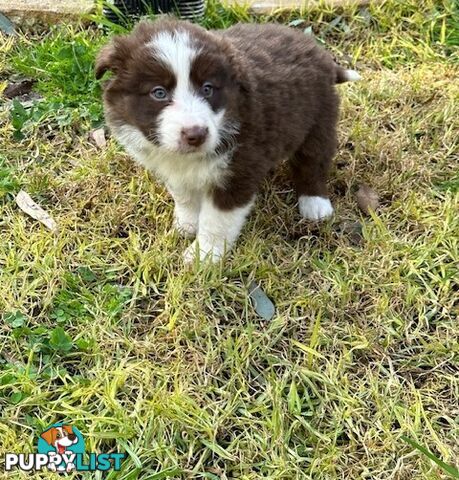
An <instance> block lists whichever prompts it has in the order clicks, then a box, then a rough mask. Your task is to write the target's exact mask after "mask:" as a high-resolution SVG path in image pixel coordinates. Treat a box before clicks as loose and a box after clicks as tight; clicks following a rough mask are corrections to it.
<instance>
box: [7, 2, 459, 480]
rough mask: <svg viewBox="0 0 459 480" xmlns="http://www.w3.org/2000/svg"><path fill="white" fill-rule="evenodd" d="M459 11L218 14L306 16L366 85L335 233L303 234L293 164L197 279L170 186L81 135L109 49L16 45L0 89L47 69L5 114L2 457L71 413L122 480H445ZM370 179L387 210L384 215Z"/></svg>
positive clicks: (451, 396)
mask: <svg viewBox="0 0 459 480" xmlns="http://www.w3.org/2000/svg"><path fill="white" fill-rule="evenodd" d="M458 18H459V16H458V11H457V9H456V10H455V7H454V4H453V2H448V1H446V0H445V1H433V0H425V1H423V2H422V3H420V2H415V1H414V0H406V1H403V2H399V1H386V2H384V3H383V4H382V5H379V6H371V7H369V8H368V9H363V10H362V9H360V10H359V9H358V8H357V7H355V8H351V7H349V8H347V9H344V10H339V11H333V10H332V9H330V8H328V7H327V8H326V7H318V8H315V9H312V10H310V11H303V12H295V13H292V14H288V15H286V14H285V13H278V14H275V15H274V16H273V17H271V18H270V17H260V18H258V17H257V18H255V17H253V16H252V15H251V14H250V13H249V12H248V10H247V9H246V8H242V7H239V8H236V9H232V10H231V9H228V8H224V7H222V6H221V5H220V4H218V3H210V5H209V7H208V15H207V17H206V19H205V24H206V26H214V27H218V28H220V27H224V26H226V25H228V24H231V23H233V22H235V21H237V20H239V19H241V20H244V21H283V22H285V23H289V22H293V21H295V20H299V19H304V23H300V22H294V25H296V26H297V28H308V27H312V31H313V32H314V34H315V35H316V37H317V38H318V39H319V41H322V42H324V43H325V44H326V45H327V48H329V49H330V50H331V51H332V52H333V53H334V55H335V56H336V57H337V58H338V59H339V60H340V61H341V62H342V63H343V64H350V65H353V66H355V67H356V68H357V69H358V70H359V71H360V72H361V74H362V76H363V78H364V80H363V81H362V82H360V83H358V84H352V85H345V86H341V87H339V88H340V93H341V97H342V115H341V122H340V150H339V153H338V155H337V158H336V162H335V163H336V167H335V171H334V174H333V177H332V179H331V182H330V189H331V193H332V199H333V202H334V204H335V206H336V211H337V212H336V217H335V219H334V220H333V221H330V222H328V223H325V224H323V225H320V226H315V225H310V224H306V223H301V222H299V216H298V214H297V212H296V209H295V197H294V193H293V191H292V188H291V185H290V182H289V180H288V178H287V176H286V174H285V172H283V171H281V172H279V173H278V174H276V175H275V176H274V177H273V178H270V179H269V181H267V182H266V184H265V186H264V187H263V190H262V192H261V193H260V195H259V198H258V201H257V206H256V209H255V212H254V213H253V214H252V216H251V217H250V221H249V222H248V225H247V226H246V228H245V229H244V233H243V235H242V238H241V240H240V241H239V243H238V245H237V247H236V249H235V250H234V252H233V254H232V255H231V256H230V258H228V260H227V261H226V262H225V263H224V264H223V265H217V266H215V267H209V266H205V267H202V268H200V269H195V270H193V269H191V270H190V269H188V268H185V267H184V266H183V264H182V263H181V253H182V251H183V250H184V249H185V247H186V245H187V243H188V242H187V241H185V240H183V239H180V238H179V237H178V236H177V235H176V234H175V233H174V232H173V230H172V229H171V217H172V201H171V199H170V198H169V197H168V195H167V194H166V192H165V190H164V189H163V187H162V186H161V185H159V184H157V183H156V182H155V181H154V179H153V178H152V177H151V176H150V175H149V174H148V173H146V172H145V171H144V170H142V169H141V168H139V167H136V166H135V165H134V164H133V163H132V161H131V160H130V159H129V158H128V156H127V155H126V154H125V153H123V152H122V151H121V149H120V148H119V146H118V145H117V144H116V142H114V141H110V142H109V144H108V147H107V149H106V150H105V151H103V152H100V151H98V150H96V148H95V147H94V146H92V145H91V143H90V142H89V141H88V139H87V138H88V131H89V130H90V129H91V128H93V127H94V126H97V125H99V124H100V123H101V122H102V116H101V113H102V111H101V105H100V98H99V96H100V87H99V85H98V83H97V82H96V81H95V80H94V79H93V76H92V63H93V58H94V55H95V54H96V52H97V50H98V48H99V47H100V45H102V44H103V43H105V42H106V41H107V38H106V37H107V35H109V34H107V32H106V31H105V30H103V29H102V28H98V27H97V26H92V27H90V28H83V27H81V26H75V25H61V26H58V27H55V28H54V29H52V30H51V31H50V32H48V33H46V34H40V33H36V34H28V35H26V36H20V37H18V38H17V39H13V40H12V39H9V38H2V39H1V42H2V43H1V46H0V52H1V56H0V69H1V71H2V73H1V77H0V82H1V83H0V88H3V87H4V86H5V85H6V83H7V80H8V78H9V77H10V76H11V75H26V76H31V77H33V78H36V79H37V81H38V82H37V84H36V88H35V90H36V91H37V92H38V93H39V94H40V95H41V99H37V100H33V101H29V102H24V101H21V100H18V102H16V103H15V104H12V103H10V102H4V104H3V106H2V108H1V112H0V135H1V138H2V142H1V145H0V212H1V213H0V238H1V241H0V311H1V312H2V323H1V324H0V410H1V412H2V415H1V419H0V437H1V439H2V441H1V443H0V454H3V453H4V452H22V451H24V452H30V451H34V449H35V445H36V442H37V438H38V434H39V432H40V431H41V430H42V429H44V428H45V427H46V426H48V425H49V424H52V423H54V422H56V421H58V420H62V419H68V420H70V421H71V422H73V423H74V424H75V425H76V426H77V427H78V428H79V429H80V431H81V432H82V433H83V435H84V436H85V439H86V442H87V450H88V451H99V452H110V451H115V450H120V451H127V452H128V454H129V455H128V460H127V461H126V462H125V463H124V466H123V469H122V471H121V472H119V473H115V472H112V473H110V474H109V475H108V476H107V478H110V479H115V478H116V479H129V480H131V479H132V480H133V479H151V480H152V479H160V478H177V479H180V478H196V479H211V480H216V479H221V480H224V479H231V478H238V479H245V480H249V479H250V480H252V479H261V478H269V479H289V480H291V479H308V478H309V479H313V480H319V479H323V480H325V479H327V480H328V479H371V480H376V479H381V480H386V479H394V480H404V479H423V480H424V479H428V480H431V479H439V478H451V477H448V473H447V471H446V470H445V469H442V468H441V467H440V466H439V465H441V462H440V463H439V462H436V463H435V462H433V461H431V459H430V458H432V457H430V458H429V457H428V456H426V455H424V454H423V453H422V452H423V451H425V452H428V453H430V454H432V455H434V456H435V457H436V458H437V459H439V460H441V461H442V462H445V463H446V464H448V465H449V466H450V467H451V468H452V469H451V471H454V467H456V468H457V467H458V460H457V459H458V458H459V447H458V445H459V442H458V439H459V425H458V418H459V417H458V415H459V410H458V405H459V366H458V365H459V348H458V345H459V342H458V318H457V314H458V303H459V302H458V299H459V293H458V281H457V280H458V271H457V266H458V262H459V251H458V245H459V242H458V232H459V216H458V207H459V193H458V187H459V180H458V179H459V177H458V165H459V163H458V160H459V157H458V153H459V143H458V137H459V135H458V133H459V84H458V82H457V78H458V73H459V63H458V60H459V55H458V31H459V29H458V27H459V21H458ZM336 19H337V20H336ZM38 40H41V41H38ZM18 103H19V104H20V105H18ZM21 107H22V109H23V110H24V111H23V110H22V109H21ZM361 183H367V184H369V185H371V186H372V188H374V189H375V190H376V191H377V192H378V193H379V195H380V197H381V208H380V209H379V211H378V212H377V213H375V214H373V215H372V216H371V217H362V216H361V215H360V214H359V212H358V210H357V207H356V202H355V198H354V191H355V188H356V186H357V185H358V184H361ZM20 189H24V190H26V191H27V192H28V193H30V195H31V196H32V197H33V198H34V199H35V200H36V201H37V202H38V203H40V205H42V206H43V207H44V208H46V209H47V210H48V211H49V212H50V213H51V214H52V215H53V217H54V218H55V219H56V221H57V222H58V224H59V228H60V230H59V233H58V234H57V235H53V234H51V233H50V232H48V231H47V230H46V229H45V228H44V227H43V226H41V225H40V224H38V223H37V222H35V221H33V220H31V219H30V218H28V217H26V216H25V215H24V214H23V213H22V212H21V211H20V210H19V209H18V208H17V206H16V204H15V202H14V195H15V194H16V193H17V192H18V191H19V190H20ZM355 222H360V224H361V229H362V233H361V235H357V236H356V235H352V234H350V233H349V230H348V228H347V227H346V225H349V224H351V225H355ZM253 279H256V281H257V282H259V283H260V284H261V285H262V287H263V289H264V290H265V291H266V292H267V294H268V295H269V296H270V297H271V298H272V299H273V301H274V302H275V304H276V309H277V313H276V316H275V318H274V319H273V320H272V321H271V322H269V323H264V322H262V321H260V319H259V318H257V316H256V314H255V313H254V311H253V308H252V307H251V305H250V303H249V301H248V299H247V286H248V284H249V283H250V281H251V280H253ZM406 439H408V442H407V441H406ZM410 442H411V443H410ZM413 446H416V447H413ZM418 447H421V448H420V449H418ZM26 476H29V475H28V474H26V473H22V474H21V473H19V472H15V473H14V474H10V475H8V478H26ZM38 476H39V475H38V474H36V477H37V478H38ZM42 476H43V477H44V478H45V477H46V478H47V477H50V478H51V476H52V474H43V475H42ZM53 478H54V477H53ZM88 478H92V477H91V476H90V475H88ZM94 478H96V476H95V475H94ZM97 478H99V477H97Z"/></svg>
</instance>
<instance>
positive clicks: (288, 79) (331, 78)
mask: <svg viewBox="0 0 459 480" xmlns="http://www.w3.org/2000/svg"><path fill="white" fill-rule="evenodd" d="M179 25H180V28H186V29H187V30H188V31H189V33H190V35H191V36H192V39H193V42H195V43H196V44H197V45H198V46H201V47H202V53H201V54H200V55H199V56H198V58H197V59H195V61H194V64H193V67H192V72H191V80H192V82H193V83H194V84H195V85H196V86H198V85H200V84H202V82H203V81H205V80H206V79H209V78H210V79H212V81H213V83H214V85H215V86H216V87H217V91H216V92H215V95H214V96H213V97H212V99H211V105H212V108H213V109H215V110H218V109H219V108H221V107H222V106H224V107H225V109H226V112H227V116H228V117H229V118H231V119H234V120H236V121H237V122H239V124H240V133H239V134H238V136H237V147H236V150H235V151H234V154H233V156H232V161H231V163H230V166H229V169H230V175H229V178H228V179H227V181H226V182H225V185H224V186H217V185H215V186H214V187H213V189H212V191H211V192H210V193H211V194H212V195H213V198H214V202H215V204H216V205H217V206H218V207H220V208H221V209H224V210H226V209H232V208H234V207H238V206H243V205H245V204H247V203H248V202H249V201H250V200H251V199H252V197H253V195H254V194H255V193H256V191H257V189H258V187H259V185H260V183H261V181H262V180H263V178H264V177H265V176H266V175H267V173H268V172H269V171H270V170H271V169H272V168H273V167H274V166H275V165H276V164H277V163H278V162H280V161H281V160H283V159H287V158H288V159H289V160H290V164H291V168H292V172H293V179H294V182H295V185H296V189H297V191H298V194H299V195H313V196H326V195H327V188H326V180H327V175H328V171H329V167H330V164H331V161H332V158H333V156H334V154H335V151H336V144H337V140H336V122H337V116H338V106H339V99H338V95H337V93H336V91H335V84H336V83H340V82H342V81H345V80H346V77H345V73H344V70H343V69H341V67H339V66H337V65H336V64H335V63H334V61H333V59H332V57H331V56H330V55H329V54H328V53H327V52H326V51H325V50H324V49H322V48H321V47H319V46H318V45H317V44H316V41H315V40H314V39H313V38H312V37H310V36H307V35H304V34H303V33H302V32H299V31H296V30H294V29H292V28H288V27H285V26H279V25H242V24H241V25H236V26H234V27H232V28H229V29H228V30H224V31H219V32H207V31H205V30H204V29H202V28H201V27H198V26H196V25H192V24H188V23H185V22H177V21H174V20H159V21H156V22H154V23H151V22H144V23H141V24H139V26H138V27H137V28H136V29H135V30H134V32H133V33H132V34H130V35H128V36H124V37H116V38H115V39H114V40H113V42H112V43H111V44H110V45H108V46H106V47H104V49H103V50H102V51H101V53H100V55H99V57H98V59H97V64H96V75H97V77H98V78H99V77H101V76H102V75H103V74H104V72H105V71H107V70H112V71H113V72H115V74H116V76H115V77H114V78H112V79H110V80H109V81H108V83H107V84H106V88H105V94H104V99H105V107H106V116H107V119H108V122H109V124H118V125H121V124H123V123H128V124H132V125H135V126H136V127H138V128H139V129H140V130H142V132H144V134H145V135H146V136H148V138H149V139H151V141H152V142H155V136H154V129H155V118H156V116H157V115H158V113H159V111H160V110H161V109H162V108H164V107H165V105H167V104H164V103H156V104H154V105H152V104H151V102H148V101H147V98H148V94H149V91H150V88H151V86H152V85H154V84H160V85H166V86H169V85H170V84H171V83H172V82H174V78H173V76H171V74H170V73H169V72H168V71H167V69H166V68H165V67H164V66H162V65H161V64H159V63H158V62H156V61H155V60H154V59H153V57H152V55H151V51H150V50H149V48H147V47H146V43H148V42H149V41H150V40H151V38H152V37H153V35H154V34H155V33H157V32H159V31H162V30H173V29H176V28H178V26H179Z"/></svg>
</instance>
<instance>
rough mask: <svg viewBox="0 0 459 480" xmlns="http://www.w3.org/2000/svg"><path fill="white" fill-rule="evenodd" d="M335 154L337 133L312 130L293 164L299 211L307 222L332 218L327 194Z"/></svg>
mask: <svg viewBox="0 0 459 480" xmlns="http://www.w3.org/2000/svg"><path fill="white" fill-rule="evenodd" d="M335 151H336V135H335V131H334V129H333V130H330V127H329V128H328V130H327V128H326V127H325V126H320V125H317V126H315V127H313V129H312V130H311V131H310V133H309V134H308V136H307V137H306V139H305V141H304V142H303V144H302V146H301V147H300V148H299V149H298V150H297V151H296V152H295V154H294V155H293V158H292V159H291V160H290V166H291V169H292V177H293V182H294V184H295V188H296V191H297V194H298V208H299V210H300V214H301V215H302V217H304V218H306V219H308V220H314V221H317V220H324V219H326V218H328V217H330V216H331V215H332V214H333V207H332V204H331V202H330V200H329V198H328V194H327V178H328V173H329V170H330V166H331V162H332V159H333V156H334V155H335Z"/></svg>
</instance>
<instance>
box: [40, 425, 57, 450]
mask: <svg viewBox="0 0 459 480" xmlns="http://www.w3.org/2000/svg"><path fill="white" fill-rule="evenodd" d="M40 437H41V438H43V440H44V441H45V442H46V443H47V444H48V445H51V446H54V442H55V441H56V438H57V435H56V429H55V428H54V427H53V428H50V429H49V430H46V432H43V433H42V434H41V435H40Z"/></svg>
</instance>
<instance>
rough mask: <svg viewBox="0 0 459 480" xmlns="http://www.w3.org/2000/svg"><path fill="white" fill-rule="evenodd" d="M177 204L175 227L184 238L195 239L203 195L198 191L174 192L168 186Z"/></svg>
mask: <svg viewBox="0 0 459 480" xmlns="http://www.w3.org/2000/svg"><path fill="white" fill-rule="evenodd" d="M167 189H168V190H169V193H170V194H171V195H172V197H173V199H174V202H175V209H174V227H175V229H176V230H177V231H178V232H179V233H180V234H181V235H183V236H184V237H193V236H194V235H196V233H197V231H198V221H199V212H200V210H201V196H202V195H201V194H200V192H197V191H194V190H193V191H192V190H189V191H184V190H180V191H179V190H174V189H173V188H171V186H170V185H168V186H167Z"/></svg>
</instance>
